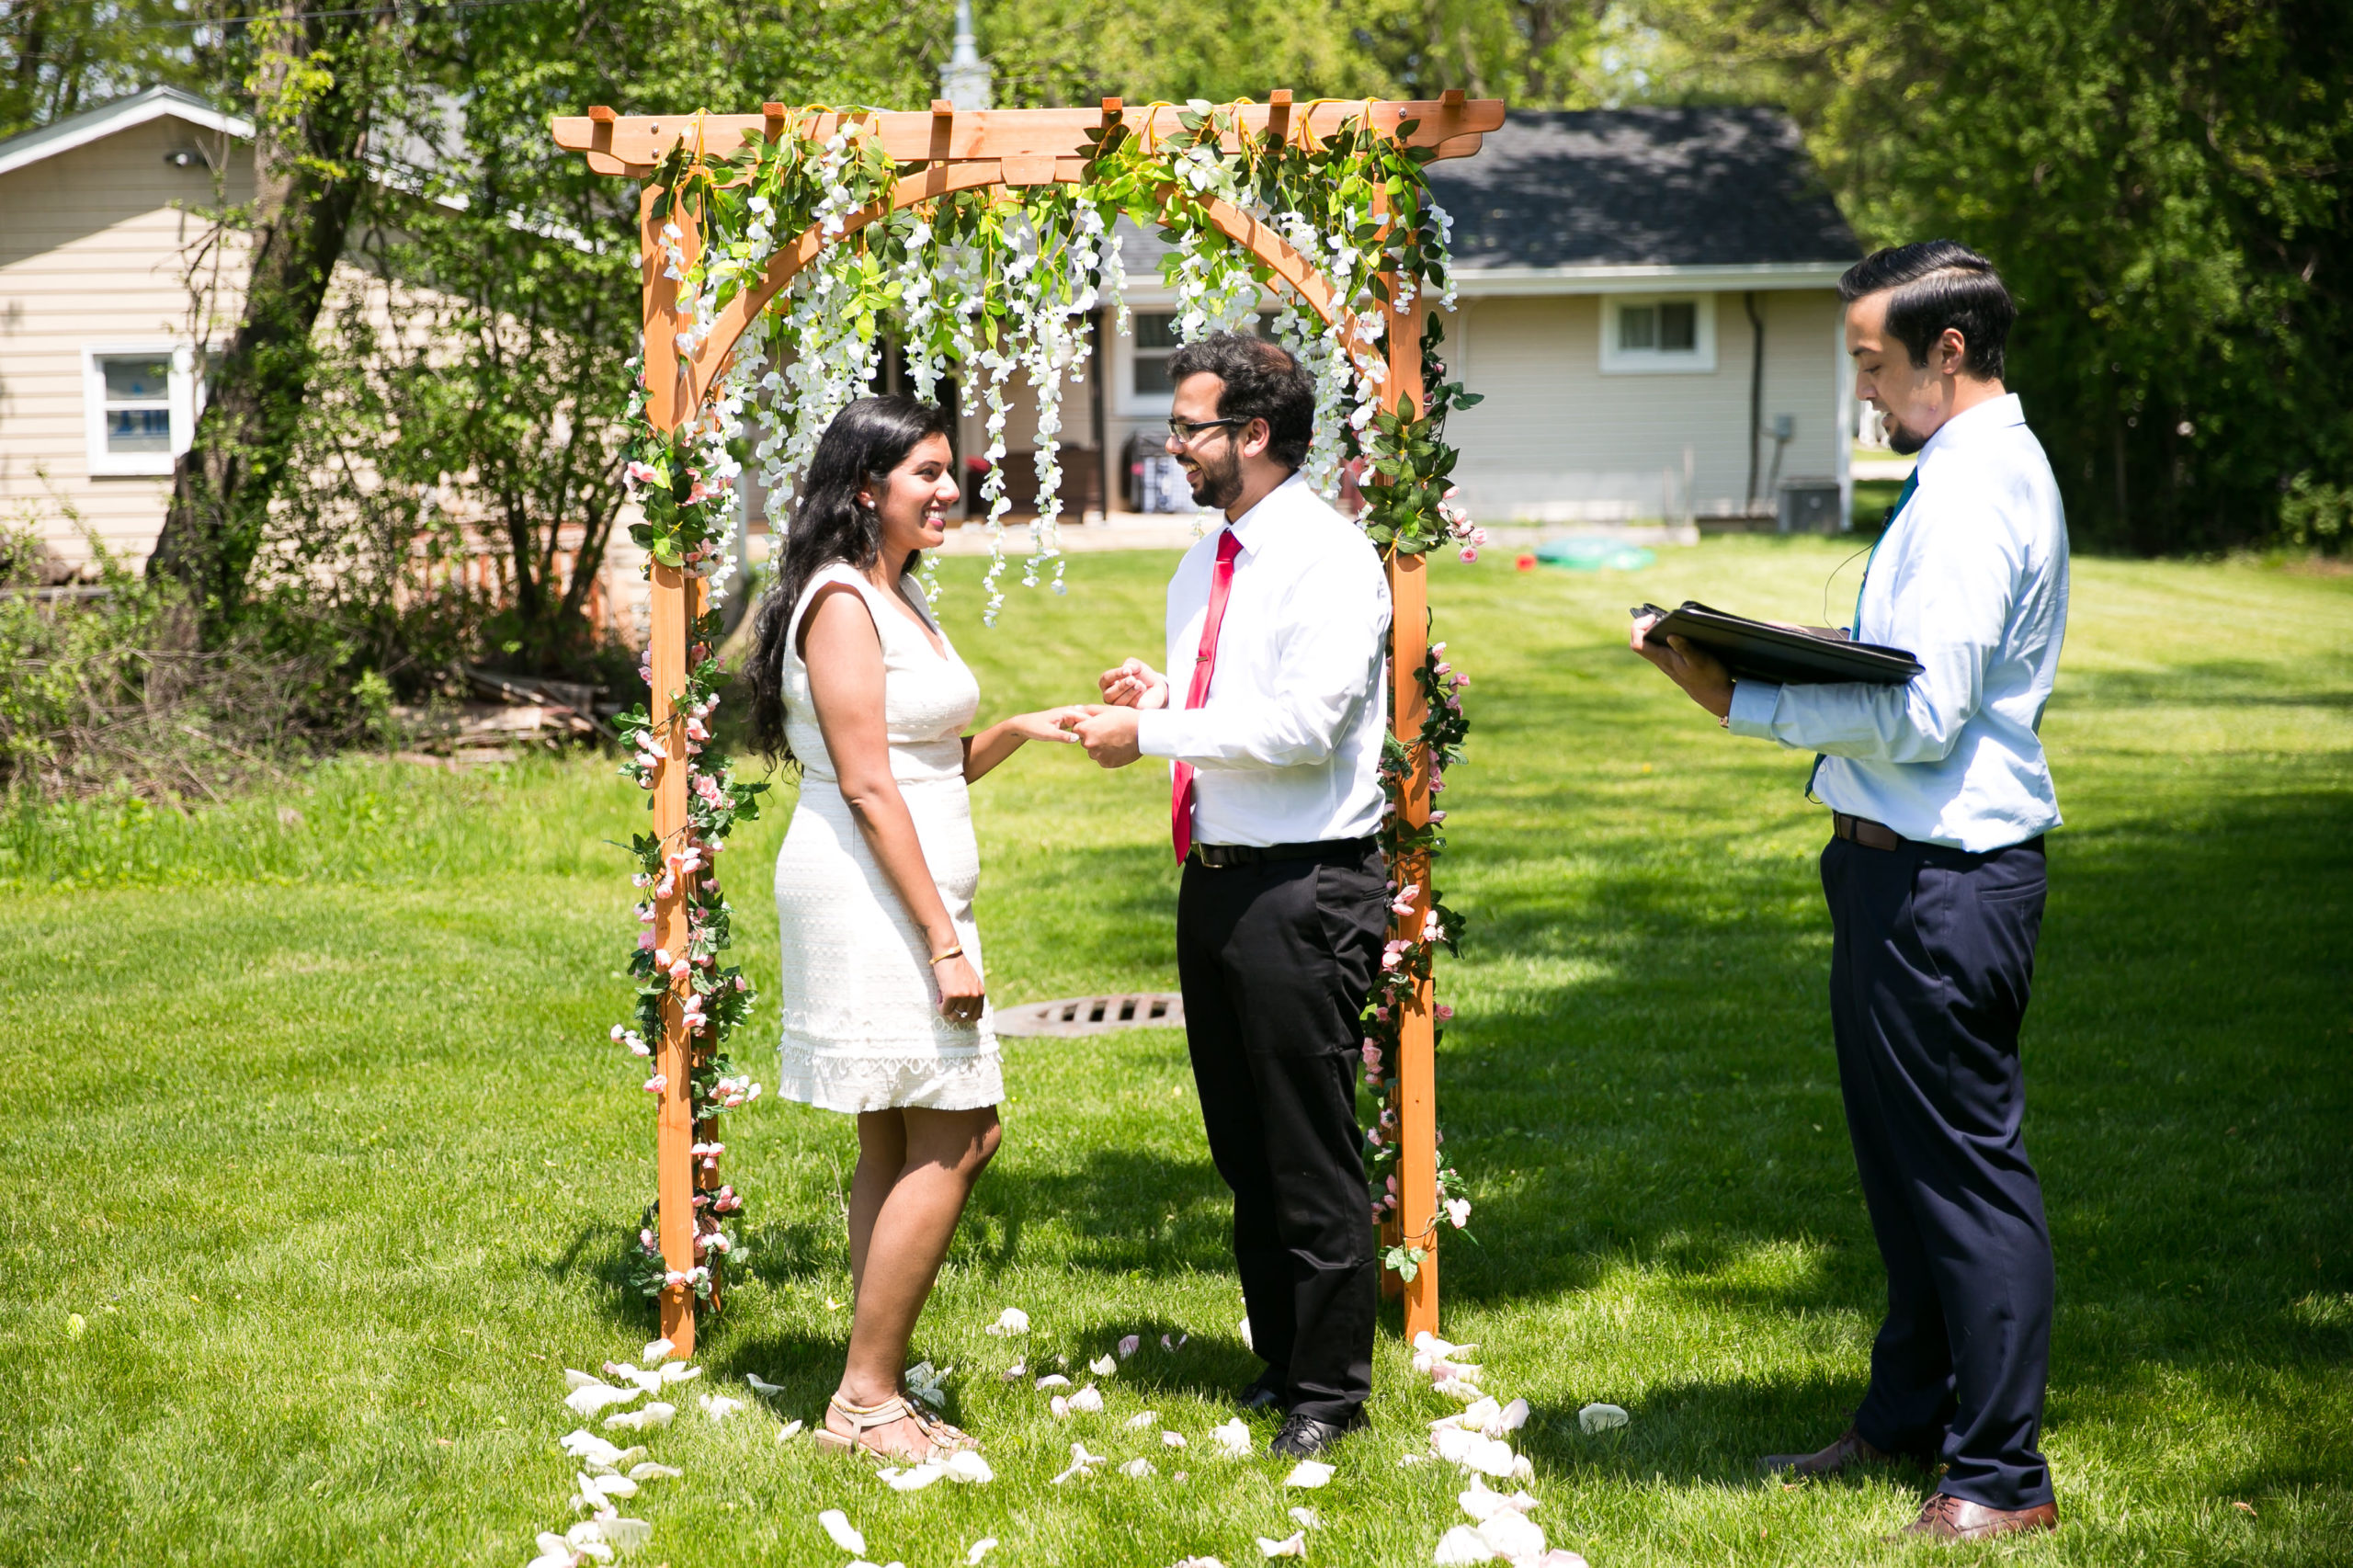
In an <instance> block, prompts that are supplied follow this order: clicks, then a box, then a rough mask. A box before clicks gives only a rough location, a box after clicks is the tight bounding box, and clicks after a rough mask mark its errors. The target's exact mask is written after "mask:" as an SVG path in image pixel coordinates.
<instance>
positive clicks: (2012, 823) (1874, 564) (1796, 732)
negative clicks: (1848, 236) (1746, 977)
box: [1632, 240, 2067, 1540]
mask: <svg viewBox="0 0 2353 1568" xmlns="http://www.w3.org/2000/svg"><path fill="white" fill-rule="evenodd" d="M1838 290H1839V294H1840V297H1841V298H1842V299H1844V300H1845V301H1847V312H1846V336H1847V353H1848V355H1849V356H1850V357H1851V358H1853V360H1854V362H1855V372H1856V392H1857V395H1859V396H1860V397H1861V398H1863V399H1865V400H1866V401H1868V402H1869V403H1870V404H1871V406H1872V407H1874V408H1875V409H1877V410H1878V411H1879V413H1880V415H1881V417H1882V418H1883V419H1884V420H1885V421H1886V423H1887V425H1888V427H1889V438H1890V443H1891V444H1892V445H1893V447H1894V448H1895V449H1896V450H1897V451H1899V452H1913V451H1916V452H1918V454H1919V461H1918V463H1917V464H1916V466H1915V469H1914V471H1913V476H1912V479H1911V481H1910V482H1908V483H1906V484H1905V486H1904V494H1903V496H1902V498H1901V499H1900V501H1899V502H1898V504H1897V507H1896V510H1895V513H1894V515H1893V517H1892V518H1891V519H1890V521H1889V524H1888V527H1887V529H1886V531H1885V533H1883V534H1882V535H1881V539H1880V541H1879V544H1878V547H1877V549H1876V551H1874V553H1873V555H1872V557H1871V560H1870V564H1869V566H1868V567H1867V568H1866V569H1865V572H1864V578H1863V585H1862V589H1861V593H1860V595H1859V597H1858V601H1857V604H1856V609H1855V619H1854V621H1853V623H1852V625H1851V627H1850V631H1851V633H1852V634H1853V635H1854V636H1855V637H1856V638H1857V639H1858V640H1859V641H1861V642H1874V643H1880V644H1883V645H1888V646H1893V647H1897V648H1902V649H1904V650H1907V651H1908V652H1909V653H1911V654H1912V656H1913V657H1914V658H1915V659H1916V660H1917V661H1918V662H1919V664H1920V665H1921V666H1922V667H1921V671H1920V673H1919V674H1918V675H1916V676H1913V677H1912V679H1910V680H1909V681H1907V682H1905V683H1904V684H1903V685H1901V686H1878V685H1869V684H1862V683H1843V684H1831V685H1821V686H1777V685H1774V684H1772V683H1771V682H1768V681H1753V680H1743V681H1739V682H1737V683H1735V682H1734V681H1733V679H1732V678H1731V676H1729V675H1728V674H1727V673H1726V671H1725V669H1724V667H1723V665H1722V664H1721V663H1719V662H1718V661H1717V660H1716V659H1715V658H1713V657H1712V656H1711V655H1710V654H1709V653H1707V652H1706V651H1705V650H1703V649H1700V648H1699V647H1698V646H1696V645H1695V644H1692V643H1690V642H1687V641H1686V640H1685V639H1683V638H1681V637H1670V638H1668V639H1667V640H1666V644H1667V645H1666V646H1664V647H1662V646H1657V645H1654V644H1652V643H1649V642H1646V641H1645V639H1644V633H1645V632H1646V631H1648V630H1649V629H1650V625H1651V621H1650V619H1648V618H1646V617H1645V618H1642V619H1637V621H1636V623H1635V626H1634V631H1633V637H1632V646H1633V649H1634V651H1635V652H1636V653H1641V654H1642V655H1643V657H1644V658H1647V659H1649V660H1650V661H1651V662H1652V663H1653V664H1654V665H1657V666H1658V667H1659V668H1660V669H1661V670H1663V671H1665V673H1666V675H1667V676H1669V677H1671V678H1672V679H1673V680H1674V681H1675V682H1676V684H1677V685H1678V686H1680V687H1683V689H1684V690H1685V691H1686V692H1687V693H1688V695H1689V696H1690V697H1691V698H1692V699H1693V700H1694V701H1696V702H1698V703H1699V705H1700V706H1701V707H1703V708H1705V709H1707V710H1708V711H1710V712H1711V713H1713V714H1714V715H1716V718H1717V722H1719V723H1721V724H1722V725H1723V726H1724V728H1726V729H1728V730H1730V731H1731V732H1733V733H1734V734H1739V735H1747V736H1754V737H1756V738H1759V739H1764V740H1771V741H1774V742H1777V743H1779V744H1781V745H1784V746H1788V747H1790V748H1792V749H1796V750H1802V751H1810V752H1813V753H1815V754H1816V761H1815V763H1814V768H1813V777H1812V780H1811V782H1812V786H1813V791H1814V792H1815V793H1816V794H1817V795H1818V797H1819V798H1820V800H1821V801H1823V802H1824V804H1825V805H1827V806H1829V808H1830V811H1831V835H1832V836H1831V840H1830V843H1829V845H1828V846H1826V847H1825V848H1824V851H1823V855H1822V882H1823V891H1824V895H1825V896H1826V897H1827V899H1828V902H1829V904H1830V920H1831V932H1832V940H1831V960H1830V1017H1831V1030H1832V1034H1833V1036H1834V1038H1835V1039H1836V1042H1837V1048H1838V1082H1839V1088H1840V1092H1841V1094H1842V1096H1844V1098H1845V1101H1846V1109H1847V1132H1848V1134H1849V1136H1850V1137H1851V1139H1852V1140H1853V1142H1854V1149H1855V1163H1856V1167H1857V1172H1858V1174H1859V1176H1860V1177H1861V1185H1862V1189H1863V1200H1864V1203H1865V1206H1866V1207H1867V1208H1868V1209H1869V1210H1870V1219H1871V1230H1872V1232H1873V1233H1874V1234H1875V1235H1876V1237H1877V1238H1878V1241H1879V1247H1880V1256H1881V1259H1882V1261H1883V1262H1884V1263H1885V1264H1886V1266H1887V1316H1886V1318H1885V1320H1884V1321H1883V1322H1882V1324H1881V1327H1880V1331H1879V1335H1878V1338H1877V1340H1876V1341H1875V1342H1874V1344H1873V1345H1872V1347H1871V1369H1870V1384H1869V1386H1868V1387H1867V1388H1866V1389H1865V1391H1864V1392H1863V1396H1862V1399H1861V1402H1860V1403H1859V1405H1858V1407H1857V1408H1856V1410H1855V1412H1854V1417H1853V1420H1852V1422H1851V1424H1850V1425H1849V1426H1847V1430H1846V1431H1845V1432H1844V1433H1842V1434H1840V1436H1839V1437H1837V1438H1836V1440H1835V1441H1834V1442H1832V1443H1831V1444H1830V1446H1829V1447H1828V1448H1825V1449H1821V1450H1819V1451H1818V1452H1814V1453H1805V1454H1778V1455H1771V1456H1768V1458H1767V1459H1766V1460H1764V1461H1763V1462H1764V1464H1765V1467H1766V1468H1767V1469H1768V1471H1777V1472H1785V1473H1792V1474H1798V1475H1828V1474H1833V1473H1836V1472H1838V1471H1844V1470H1847V1469H1848V1468H1850V1467H1853V1466H1856V1465H1859V1464H1864V1463H1871V1462H1878V1461H1883V1460H1888V1459H1891V1458H1908V1459H1913V1460H1918V1461H1919V1462H1920V1463H1922V1464H1923V1465H1926V1466H1930V1467H1934V1466H1936V1465H1939V1464H1941V1465H1942V1466H1943V1467H1944V1474H1943V1477H1942V1479H1941V1480H1940V1482H1939V1483H1938V1489H1937V1491H1936V1492H1935V1493H1934V1494H1931V1495H1930V1496H1929V1498H1928V1499H1927V1502H1926V1503H1925V1504H1924V1505H1923V1506H1922V1507H1921V1510H1920V1513H1919V1516H1918V1517H1916V1518H1915V1520H1914V1521H1913V1522H1912V1524H1911V1525H1910V1526H1909V1527H1907V1529H1906V1533H1907V1534H1910V1535H1917V1536H1925V1537H1929V1538H1932V1539H1939V1540H1981V1539H1985V1538H1989V1537H1993V1536H2000V1535H2008V1534H2012V1533H2016V1532H2019V1531H2033V1530H2045V1529H2051V1528H2056V1526H2057V1524H2058V1522H2059V1516H2058V1506H2057V1502H2056V1498H2055V1494H2054V1492H2053V1490H2052V1482H2051V1471H2050V1467H2049V1466H2048V1464H2047V1463H2046V1462H2045V1461H2044V1460H2043V1456H2042V1454H2041V1452H2040V1447H2039V1444H2040V1434H2041V1426H2042V1408H2043V1391H2044V1386H2045V1383H2046V1382H2047V1381H2048V1377H2049V1363H2050V1346H2051V1311H2052V1260H2051V1236H2050V1230H2049V1227H2048V1226H2047V1224H2046V1223H2045V1221H2044V1218H2043V1209H2042V1188H2041V1184H2040V1178H2038V1177H2037V1176H2036V1175H2035V1170H2034V1166H2033V1165H2032V1164H2031V1163H2029V1160H2028V1158H2027V1153H2026V1144H2025V1142H2024V1138H2023V1136H2022V1132H2021V1126H2022V1122H2023V1119H2024V1113H2025V1098H2026V1085H2025V1078H2024V1075H2023V1073H2022V1071H2021V1068H2020V1065H2019V1057H2018V1030H2019V1026H2020V1024H2021V1023H2022V1022H2023V1020H2024V1018H2025V1016H2026V1006H2027V996H2028V993H2029V987H2030V983H2031V981H2032V978H2033V973H2034V950H2035V944H2036V940H2037V938H2038V937H2039V936H2040V930H2041V924H2042V906H2043V899H2044V894H2045V891H2046V887H2047V881H2046V877H2045V868H2044V858H2043V835H2044V833H2045V832H2047V831H2048V830H2049V829H2051V828H2054V827H2056V826H2058V825H2059V801H2058V795H2057V792H2056V791H2055V790H2053V788H2052V779H2051V767H2050V764H2049V762H2048V760H2047V759H2046V758H2045V757H2044V756H2043V751H2042V741H2041V738H2040V734H2039V733H2038V732H2039V730H2040V725H2041V722H2042V712H2043V709H2044V707H2045V706H2046V705H2047V704H2048V703H2049V702H2050V700H2051V691H2052V683H2053V682H2054V681H2055V680H2056V679H2057V676H2058V670H2059V646H2060V642H2061V641H2062V639H2063V636H2064V634H2065V632H2066V626H2067V525H2066V519H2065V517H2064V515H2063V512H2062V510H2061V507H2060V503H2059V491H2058V486H2057V484H2056V483H2054V482H2053V480H2052V473H2051V464H2050V462H2049V460H2047V459H2046V458H2045V457H2044V455H2043V451H2042V448H2041V445H2040V443H2039V442H2037V441H2036V440H2035V438H2034V435H2033V433H2032V432H2031V431H2029V429H2028V428H2027V424H2026V414H2025V411H2024V409H2023V407H2022V406H2021V405H2020V403H2019V401H2018V398H2017V397H2016V396H2014V395H2012V394H2011V393H2010V392H2009V391H2008V389H2007V388H2006V386H2004V385H2003V382H2002V373H2003V358H2004V350H2005V347H2006V344H2007V340H2008V336H2009V329H2010V324H2011V322H2012V320H2013V319H2014V317H2015V315H2016V308H2015V306H2014V305H2013V304H2012V302H2011V300H2010V296H2009V292H2008V290H2006V289H2005V288H2004V287H2003V285H2002V280H2001V278H1999V276H1997V275H1996V274H1995V270H1994V267H1993V265H1992V264H1991V263H1990V262H1988V261H1987V260H1986V259H1985V258H1984V256H1978V255H1977V254H1975V253H1974V252H1972V251H1970V250H1967V249H1964V248H1963V247H1962V246H1960V245H1957V244H1952V243H1951V242H1949V241H1944V240H1938V241H1931V242H1929V243H1927V244H1912V245H1900V246H1897V247H1894V248H1893V249H1890V250H1883V251H1880V252H1878V253H1876V254H1874V255H1872V256H1869V257H1866V258H1865V259H1864V260H1863V261H1861V262H1859V263H1858V264H1856V266H1855V267H1852V268H1850V269H1849V270H1848V271H1847V275H1846V276H1845V277H1844V278H1840V279H1839V284H1838Z"/></svg>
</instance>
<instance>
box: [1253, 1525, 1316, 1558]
mask: <svg viewBox="0 0 2353 1568" xmlns="http://www.w3.org/2000/svg"><path fill="white" fill-rule="evenodd" d="M1258 1555H1259V1556H1261V1557H1304V1556H1306V1555H1307V1532H1306V1531H1305V1530H1301V1531H1299V1532H1298V1533H1296V1534H1294V1535H1290V1536H1286V1537H1284V1538H1283V1539H1282V1540H1267V1538H1266V1537H1265V1536H1260V1537H1259V1538H1258Z"/></svg>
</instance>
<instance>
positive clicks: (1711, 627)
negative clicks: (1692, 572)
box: [1632, 599, 1923, 686]
mask: <svg viewBox="0 0 2353 1568" xmlns="http://www.w3.org/2000/svg"><path fill="white" fill-rule="evenodd" d="M1632 613H1634V614H1635V615H1654V616H1659V617H1661V618H1662V619H1660V620H1659V621H1658V622H1657V623H1656V624H1654V626H1652V628H1651V629H1650V630H1649V631H1646V632H1644V633H1643V641H1644V642H1664V641H1665V639H1667V638H1669V637H1682V638H1687V639H1688V640H1689V641H1691V642H1696V643H1698V644H1699V646H1700V647H1702V648H1705V649H1706V650H1708V652H1709V653H1713V654H1714V655H1715V656H1716V657H1717V658H1719V659H1722V661H1723V664H1724V667H1725V668H1726V669H1728V670H1730V671H1731V672H1732V673H1733V678H1734V679H1736V680H1769V681H1778V682H1779V683H1780V684H1781V685H1783V686H1822V685H1827V684H1831V683H1834V682H1838V681H1870V682H1871V683H1872V684H1874V685H1878V686H1902V685H1903V684H1904V682H1905V681H1908V680H1910V679H1911V678H1912V677H1913V676H1916V675H1918V674H1919V673H1920V671H1921V669H1922V668H1923V666H1922V665H1921V664H1920V661H1919V660H1917V659H1915V658H1914V657H1913V656H1912V654H1911V652H1910V650H1908V649H1904V648H1885V647H1881V646H1880V645H1879V644H1878V643H1876V642H1847V640H1846V639H1845V638H1843V637H1838V636H1826V635H1823V634H1820V633H1816V632H1811V631H1790V629H1789V628H1788V627H1785V626H1773V625H1768V623H1767V622H1765V621H1761V620H1750V619H1747V618H1746V617H1745V616H1738V615H1726V614H1725V613H1724V612H1723V611H1722V610H1720V609H1710V608H1708V607H1707V606H1706V605H1703V604H1701V603H1699V601H1698V600H1697V599H1686V600H1684V601H1683V605H1682V608H1678V609H1661V608H1658V606H1656V605H1640V606H1637V607H1636V608H1635V609H1634V610H1633V612H1632Z"/></svg>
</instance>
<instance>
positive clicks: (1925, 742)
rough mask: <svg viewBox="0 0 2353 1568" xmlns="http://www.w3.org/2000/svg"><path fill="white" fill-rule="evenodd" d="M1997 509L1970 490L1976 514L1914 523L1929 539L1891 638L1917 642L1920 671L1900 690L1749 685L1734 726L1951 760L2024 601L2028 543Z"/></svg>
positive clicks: (1907, 581) (1791, 740) (1897, 609)
mask: <svg viewBox="0 0 2353 1568" xmlns="http://www.w3.org/2000/svg"><path fill="white" fill-rule="evenodd" d="M1920 499H1921V500H1923V501H1925V500H1926V499H1927V497H1926V495H1925V494H1924V495H1923V496H1922V497H1921V498H1920ZM1918 504H1919V503H1918V502H1915V505H1918ZM1991 509H1992V508H1991V507H1990V506H1988V505H1987V504H1986V503H1985V502H1984V501H1983V500H1981V499H1976V498H1972V504H1971V505H1970V506H1969V507H1968V508H1967V510H1962V509H1960V508H1952V509H1950V510H1948V511H1946V512H1945V513H1944V514H1943V515H1941V516H1939V515H1938V514H1936V513H1927V514H1924V515H1923V516H1921V517H1917V518H1915V519H1913V520H1912V526H1913V527H1915V528H1918V529H1919V530H1920V531H1919V534H1918V536H1917V537H1918V539H1919V541H1920V542H1919V545H1918V547H1917V551H1916V556H1915V559H1914V560H1913V561H1911V562H1908V563H1907V570H1906V571H1905V573H1904V576H1903V578H1902V579H1901V580H1900V581H1899V582H1898V583H1897V585H1896V588H1895V596H1896V598H1895V606H1894V624H1893V627H1892V628H1891V630H1890V631H1889V633H1888V636H1889V640H1890V641H1892V642H1897V643H1899V644H1903V645H1907V646H1909V647H1910V648H1911V649H1912V653H1913V657H1915V658H1916V659H1918V660H1919V661H1920V664H1921V665H1922V666H1923V668H1922V670H1921V673H1920V674H1918V675H1916V676H1913V677H1912V678H1911V679H1910V680H1909V681H1907V682H1905V683H1904V685H1902V686H1875V685H1870V684H1868V683H1864V682H1843V683H1839V684H1836V685H1824V686H1775V685H1773V684H1772V683H1771V682H1769V681H1740V682H1737V683H1735V684H1734V686H1733V700H1732V717H1731V722H1730V723H1729V724H1728V725H1727V728H1729V729H1730V730H1731V731H1732V732H1733V733H1734V734H1742V735H1755V736H1758V737H1761V738H1765V739H1769V740H1774V741H1779V743H1780V744H1783V745H1785V746H1792V747H1797V748H1800V749H1802V750H1805V751H1817V752H1823V753H1826V754H1827V755H1829V756H1847V757H1856V758H1859V759H1862V760H1865V761H1874V762H1940V761H1942V760H1943V759H1944V758H1945V757H1946V756H1949V755H1950V754H1951V752H1952V748H1953V747H1954V746H1955V745H1957V744H1960V741H1961V726H1962V725H1964V724H1966V723H1968V722H1969V721H1970V719H1971V718H1972V716H1974V715H1975V714H1976V712H1977V710H1978V709H1979V708H1980V707H1982V706H1983V705H1984V700H1985V676H1986V672H1987V671H1988V670H1989V669H1991V668H1992V666H1993V665H1994V662H1995V659H1996V658H1997V657H1999V655H2000V653H2001V647H2002V640H2003V635H2004V633H2005V631H2006V629H2007V627H2008V625H2009V619H2010V611H2011V608H2012V607H2013V606H2014V605H2015V604H2016V603H2017V599H2018V581H2019V576H2020V558H2019V551H2018V547H2017V544H2016V542H2015V540H2014V537H2013V535H2012V533H2011V531H2010V530H2009V529H2008V528H2006V527H2005V526H2004V524H2005V519H2004V518H2002V517H1998V516H1989V515H1987V514H1988V512H1989V510H1991Z"/></svg>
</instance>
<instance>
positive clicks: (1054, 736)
mask: <svg viewBox="0 0 2353 1568" xmlns="http://www.w3.org/2000/svg"><path fill="white" fill-rule="evenodd" d="M1084 718H1086V709H1085V708H1084V707H1081V706H1078V705H1076V704H1073V705H1071V706H1070V707H1067V708H1047V709H1041V710H1039V711H1038V712H1035V713H1016V714H1015V715H1014V716H1013V717H1012V718H1010V719H1007V720H1006V722H1005V723H1006V728H1007V729H1009V730H1011V731H1012V732H1013V733H1015V734H1017V735H1019V736H1020V737H1021V738H1022V739H1023V740H1025V741H1060V742H1063V743H1064V744H1071V743H1074V742H1076V741H1077V739H1078V737H1077V736H1076V735H1074V734H1073V733H1071V726H1072V725H1074V724H1075V723H1077V722H1079V721H1080V720H1081V719H1084Z"/></svg>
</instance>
